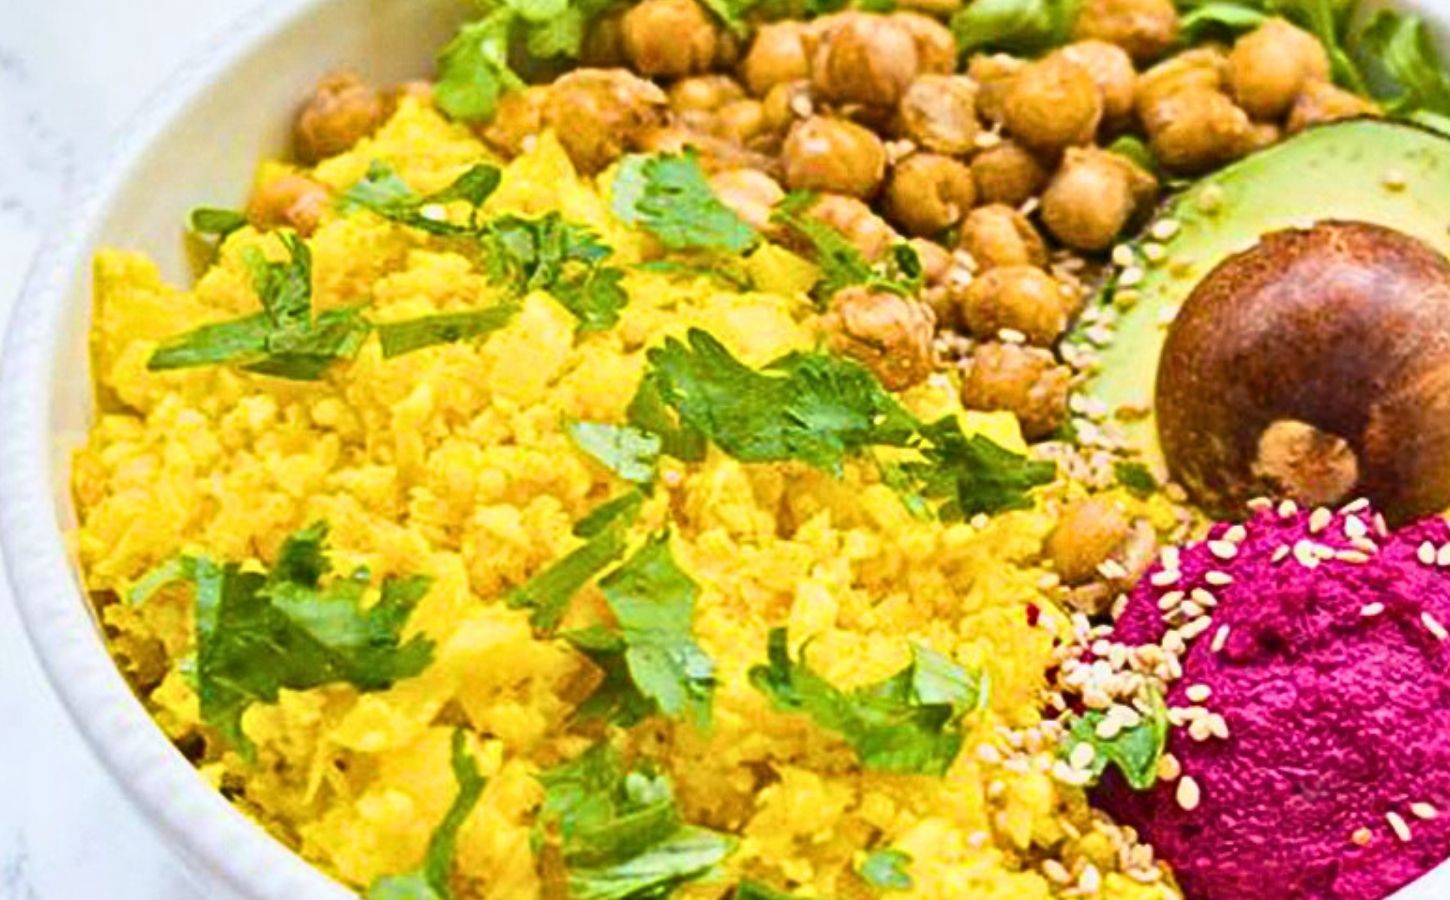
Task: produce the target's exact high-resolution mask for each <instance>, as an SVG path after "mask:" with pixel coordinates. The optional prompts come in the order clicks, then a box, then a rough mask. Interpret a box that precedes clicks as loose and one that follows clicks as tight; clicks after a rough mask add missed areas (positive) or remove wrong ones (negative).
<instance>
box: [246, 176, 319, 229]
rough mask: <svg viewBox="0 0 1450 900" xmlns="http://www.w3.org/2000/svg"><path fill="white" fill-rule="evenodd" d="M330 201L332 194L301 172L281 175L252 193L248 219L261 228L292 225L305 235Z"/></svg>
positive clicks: (313, 226)
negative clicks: (299, 173)
mask: <svg viewBox="0 0 1450 900" xmlns="http://www.w3.org/2000/svg"><path fill="white" fill-rule="evenodd" d="M331 203H332V195H331V194H330V193H329V192H328V190H327V188H326V187H324V186H323V185H321V184H318V183H317V182H315V181H313V180H312V179H311V178H304V177H303V176H301V175H283V176H281V177H280V178H274V179H272V180H271V181H269V182H267V183H266V184H264V185H262V186H261V187H259V188H257V190H256V192H255V193H253V194H252V197H251V200H250V201H248V203H247V220H248V221H249V222H251V223H252V224H253V225H254V226H256V227H257V228H260V229H264V230H265V229H269V228H291V229H293V230H294V231H296V232H297V233H298V234H300V235H302V236H303V237H308V236H310V235H311V234H312V232H314V231H316V230H317V225H318V223H319V222H321V221H322V214H323V213H324V212H325V211H326V210H327V208H328V206H330V205H331Z"/></svg>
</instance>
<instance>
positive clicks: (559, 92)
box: [544, 69, 667, 174]
mask: <svg viewBox="0 0 1450 900" xmlns="http://www.w3.org/2000/svg"><path fill="white" fill-rule="evenodd" d="M666 111H667V110H666V98H665V92H664V91H662V90H660V88H659V87H658V86H657V85H655V84H654V83H652V82H649V81H646V80H645V79H643V78H640V77H639V76H637V75H633V74H631V73H630V72H627V71H625V70H623V69H576V70H574V71H573V72H569V73H568V74H566V75H563V76H561V77H560V78H559V80H558V81H555V82H554V84H553V86H552V87H551V88H550V89H549V96H548V100H547V102H546V103H545V104H544V124H545V125H546V126H548V127H549V128H552V129H553V130H554V133H555V134H556V135H557V136H558V138H559V142H560V143H561V144H563V145H564V149H565V150H567V151H568V152H569V156H570V158H571V159H573V160H574V165H576V166H578V167H579V169H580V170H581V171H583V172H586V173H589V174H593V173H595V172H598V171H599V170H601V169H603V168H604V167H605V166H607V165H609V164H610V163H611V162H613V161H614V160H616V159H618V158H619V157H620V156H621V155H622V154H623V153H624V152H625V151H626V150H630V149H635V148H636V147H638V146H639V145H640V142H641V141H642V140H644V138H645V137H646V136H647V135H649V134H650V133H651V132H653V131H655V130H656V129H658V128H659V127H660V126H662V125H663V123H664V121H665V117H666Z"/></svg>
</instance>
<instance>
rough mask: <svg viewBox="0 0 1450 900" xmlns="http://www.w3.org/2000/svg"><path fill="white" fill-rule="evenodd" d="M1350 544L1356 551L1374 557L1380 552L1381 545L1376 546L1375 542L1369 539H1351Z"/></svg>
mask: <svg viewBox="0 0 1450 900" xmlns="http://www.w3.org/2000/svg"><path fill="white" fill-rule="evenodd" d="M1349 543H1350V545H1351V546H1353V547H1354V549H1356V550H1358V551H1359V552H1361V553H1364V554H1367V555H1369V556H1374V555H1375V554H1376V553H1378V552H1380V545H1379V544H1376V543H1375V542H1374V541H1372V540H1370V539H1369V538H1367V537H1362V538H1350V539H1349Z"/></svg>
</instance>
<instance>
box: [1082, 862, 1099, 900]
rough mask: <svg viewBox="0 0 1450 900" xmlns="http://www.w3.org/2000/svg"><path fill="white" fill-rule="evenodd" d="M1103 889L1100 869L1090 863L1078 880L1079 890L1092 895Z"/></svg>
mask: <svg viewBox="0 0 1450 900" xmlns="http://www.w3.org/2000/svg"><path fill="white" fill-rule="evenodd" d="M1102 887H1103V876H1102V874H1101V873H1100V872H1098V867H1097V866H1095V865H1093V864H1092V863H1088V864H1087V865H1086V866H1084V867H1083V870H1082V874H1081V875H1079V876H1078V878H1077V889H1078V890H1079V891H1081V892H1082V893H1084V894H1088V895H1092V894H1096V893H1097V892H1098V891H1100V890H1102Z"/></svg>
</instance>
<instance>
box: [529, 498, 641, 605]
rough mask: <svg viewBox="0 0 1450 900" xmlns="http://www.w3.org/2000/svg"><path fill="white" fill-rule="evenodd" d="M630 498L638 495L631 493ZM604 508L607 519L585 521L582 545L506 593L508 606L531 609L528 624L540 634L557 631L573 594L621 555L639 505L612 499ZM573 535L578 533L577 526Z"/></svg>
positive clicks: (593, 517)
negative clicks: (589, 523) (591, 522)
mask: <svg viewBox="0 0 1450 900" xmlns="http://www.w3.org/2000/svg"><path fill="white" fill-rule="evenodd" d="M631 495H632V496H638V495H637V494H634V492H631ZM631 495H626V496H631ZM606 508H608V510H609V516H608V517H607V518H604V519H602V520H601V519H596V518H595V514H591V515H590V516H589V517H588V518H586V519H585V521H586V522H587V521H589V520H590V519H594V520H595V521H594V522H593V524H592V527H590V528H589V529H587V534H584V535H581V536H584V537H587V540H586V541H585V543H584V544H583V545H581V546H580V547H578V548H577V549H575V550H573V551H572V552H570V553H568V554H566V555H565V556H564V557H563V558H562V559H560V560H559V561H558V562H555V563H554V564H552V565H550V566H548V567H547V568H545V569H544V570H543V571H542V572H540V573H539V574H537V575H535V576H534V577H533V578H531V579H529V580H528V581H527V582H525V583H524V584H523V585H521V586H520V587H518V588H516V589H515V590H514V591H513V592H512V593H511V594H509V597H508V603H509V605H510V606H514V607H527V608H529V609H532V610H533V615H532V616H531V617H530V621H531V622H533V625H534V627H535V628H538V629H539V630H540V631H543V632H552V631H553V630H554V629H555V628H557V627H558V625H559V620H560V619H562V618H563V617H564V613H565V611H566V610H568V608H569V601H570V600H572V599H574V595H575V594H577V593H579V591H580V590H581V589H582V588H583V587H584V586H585V585H586V584H588V583H589V582H591V581H593V580H594V578H595V577H596V576H597V575H599V573H601V572H603V571H604V570H605V569H606V568H608V567H609V565H610V563H612V562H614V561H615V560H617V559H619V558H620V557H621V556H623V555H624V551H625V549H626V537H627V536H628V533H629V527H630V526H631V525H633V524H634V520H635V517H636V516H637V515H638V513H639V504H638V502H633V503H629V504H621V503H620V502H619V501H618V500H615V501H610V502H609V503H608V504H606ZM598 512H599V511H598V510H596V511H595V513H598ZM581 525H582V523H581ZM575 532H576V534H578V533H579V528H578V527H576V529H575Z"/></svg>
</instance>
